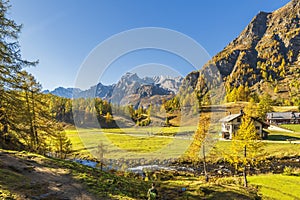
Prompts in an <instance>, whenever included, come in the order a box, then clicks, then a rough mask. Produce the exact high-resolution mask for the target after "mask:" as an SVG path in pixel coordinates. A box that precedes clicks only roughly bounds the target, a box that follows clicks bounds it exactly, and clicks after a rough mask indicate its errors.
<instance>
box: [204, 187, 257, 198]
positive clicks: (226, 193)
mask: <svg viewBox="0 0 300 200" xmlns="http://www.w3.org/2000/svg"><path fill="white" fill-rule="evenodd" d="M202 191H203V192H204V193H205V194H206V195H205V198H204V199H245V200H246V199H258V200H259V199H261V197H259V196H257V194H256V193H254V192H249V191H244V192H242V191H241V190H240V189H239V190H237V189H233V188H227V187H224V186H216V187H208V188H202Z"/></svg>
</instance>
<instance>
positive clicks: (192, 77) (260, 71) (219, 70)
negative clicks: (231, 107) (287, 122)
mask: <svg viewBox="0 0 300 200" xmlns="http://www.w3.org/2000/svg"><path fill="white" fill-rule="evenodd" d="M299 19H300V1H298V0H292V1H291V2H289V3H288V4H287V5H285V6H284V7H282V8H280V9H278V10H276V11H274V12H272V13H266V12H260V13H259V14H258V15H257V16H255V17H254V18H253V20H252V21H251V22H250V23H249V25H248V26H247V27H246V28H245V29H244V30H243V31H242V33H241V34H240V35H239V36H238V37H237V38H236V39H234V40H233V41H232V42H230V44H228V45H227V46H226V47H225V48H224V49H223V50H222V51H221V52H219V53H218V54H217V55H215V56H214V57H213V58H212V59H211V60H210V61H209V62H208V63H207V64H206V65H205V66H204V67H203V69H202V70H201V71H200V72H199V71H198V72H192V73H190V74H189V75H188V76H187V77H186V81H190V82H191V83H190V85H192V86H197V87H198V88H197V89H198V90H199V91H202V90H205V88H206V89H207V88H210V89H212V88H215V87H216V86H219V85H221V84H224V88H225V90H226V91H223V93H224V92H226V94H224V96H225V95H226V98H225V101H227V102H234V101H249V100H250V99H251V98H252V99H254V100H255V101H256V102H258V101H259V98H258V97H259V96H260V95H262V94H265V93H268V94H270V95H271V96H272V100H274V104H276V105H299V104H300V101H299V95H300V85H299V82H300V81H299V79H300V70H299V65H300V54H299V51H300V21H299ZM203 78H204V79H205V80H206V84H205V85H204V84H201V79H203ZM216 96H217V95H216Z"/></svg>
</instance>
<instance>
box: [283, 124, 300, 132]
mask: <svg viewBox="0 0 300 200" xmlns="http://www.w3.org/2000/svg"><path fill="white" fill-rule="evenodd" d="M281 126H282V127H284V128H287V129H289V130H292V131H295V132H297V133H300V124H282V125H281Z"/></svg>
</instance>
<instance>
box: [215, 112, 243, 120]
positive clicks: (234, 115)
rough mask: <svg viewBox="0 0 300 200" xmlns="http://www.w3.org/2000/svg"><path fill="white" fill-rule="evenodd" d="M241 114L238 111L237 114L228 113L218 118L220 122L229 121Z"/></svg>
mask: <svg viewBox="0 0 300 200" xmlns="http://www.w3.org/2000/svg"><path fill="white" fill-rule="evenodd" d="M242 115H243V114H241V113H239V114H232V115H228V116H226V117H224V118H222V119H220V122H230V121H232V120H234V119H236V118H238V117H241V116H242Z"/></svg>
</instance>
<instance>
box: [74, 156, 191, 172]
mask: <svg viewBox="0 0 300 200" xmlns="http://www.w3.org/2000/svg"><path fill="white" fill-rule="evenodd" d="M73 162H76V163H79V164H82V165H85V166H89V167H92V168H98V169H100V166H99V163H97V162H95V161H91V160H83V159H74V160H73ZM103 170H104V171H109V170H120V168H119V167H113V166H112V165H104V166H103ZM162 170H163V171H173V172H191V173H194V171H195V170H194V169H192V168H188V167H178V166H164V165H157V164H154V165H138V166H135V167H129V168H126V169H125V171H128V172H132V173H136V174H140V175H143V174H144V173H145V172H149V171H151V172H155V171H162Z"/></svg>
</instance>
